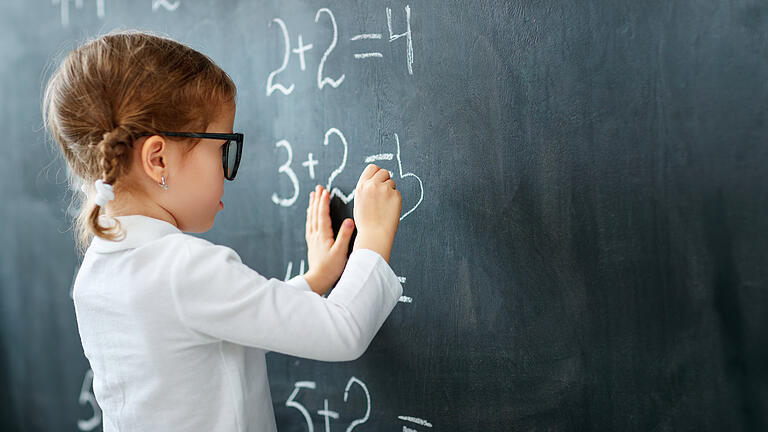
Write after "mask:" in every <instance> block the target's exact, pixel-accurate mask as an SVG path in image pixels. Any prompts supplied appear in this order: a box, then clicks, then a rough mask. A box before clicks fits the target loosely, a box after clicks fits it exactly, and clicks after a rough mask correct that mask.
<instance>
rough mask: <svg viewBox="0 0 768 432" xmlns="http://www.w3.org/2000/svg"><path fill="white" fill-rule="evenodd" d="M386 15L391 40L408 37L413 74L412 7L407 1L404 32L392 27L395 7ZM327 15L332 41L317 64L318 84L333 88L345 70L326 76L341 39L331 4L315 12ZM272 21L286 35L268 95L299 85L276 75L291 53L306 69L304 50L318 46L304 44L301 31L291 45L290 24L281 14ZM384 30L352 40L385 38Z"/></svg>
mask: <svg viewBox="0 0 768 432" xmlns="http://www.w3.org/2000/svg"><path fill="white" fill-rule="evenodd" d="M385 12H386V15H387V30H388V31H389V37H388V40H389V42H390V43H391V42H394V41H396V40H398V39H400V38H403V37H404V38H405V43H406V54H405V58H406V65H407V67H408V74H409V75H413V37H412V33H411V7H410V6H409V5H405V28H406V30H405V31H404V32H403V33H398V34H395V33H393V30H392V9H390V8H386V9H385ZM324 15H327V17H328V18H327V19H328V20H330V23H331V29H332V37H331V41H330V43H329V44H328V47H327V48H326V49H325V51H324V52H323V56H322V58H321V59H320V63H319V64H318V66H317V88H318V89H320V90H322V89H323V87H325V86H326V85H330V86H331V87H333V88H337V87H339V86H340V85H341V83H342V82H344V78H345V74H341V75H340V76H338V77H336V78H331V77H328V76H324V75H325V74H324V73H323V68H324V66H325V63H326V61H328V56H330V54H331V53H332V52H333V50H334V49H335V48H336V44H337V43H338V39H339V28H338V26H337V24H336V17H334V15H333V12H332V11H331V10H330V9H328V8H320V9H318V10H317V13H316V14H315V22H316V23H317V22H319V20H320V19H321V18H322V17H323V16H324ZM273 23H276V24H277V26H278V27H279V28H280V33H281V35H282V37H283V61H282V63H281V64H280V67H278V68H277V69H275V70H273V71H272V72H270V74H269V76H268V77H267V90H266V92H267V96H271V95H272V93H274V92H275V90H277V91H279V92H280V93H282V94H284V95H289V94H291V93H292V92H293V90H294V88H295V87H296V86H295V84H290V85H283V84H281V83H279V82H277V75H278V74H279V73H280V72H283V71H284V70H285V69H286V68H287V67H288V64H289V63H290V61H291V55H292V54H296V55H297V56H298V57H299V69H300V70H302V71H304V70H306V60H305V54H304V53H305V52H307V51H309V50H311V49H313V48H314V47H315V44H305V43H304V37H303V35H302V34H299V35H298V37H297V46H296V47H295V48H291V37H290V34H289V31H288V25H287V24H286V23H285V21H284V20H283V19H281V18H273V19H272V21H270V22H269V27H271V26H272V24H273ZM382 36H383V35H382V34H381V33H361V34H358V35H355V36H353V37H352V38H351V39H350V41H351V42H354V41H363V40H381V39H382ZM353 57H354V58H355V59H357V60H364V59H380V58H383V57H384V54H382V53H381V52H380V51H372V52H360V53H354V54H353Z"/></svg>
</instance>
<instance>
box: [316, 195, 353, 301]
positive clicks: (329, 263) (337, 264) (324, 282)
mask: <svg viewBox="0 0 768 432" xmlns="http://www.w3.org/2000/svg"><path fill="white" fill-rule="evenodd" d="M330 202H331V199H330V195H329V193H328V191H327V190H325V189H324V188H323V187H322V186H320V185H317V186H316V187H315V190H314V192H312V193H310V194H309V205H308V206H307V223H306V240H307V261H308V263H309V269H308V270H307V272H306V273H305V274H304V279H306V280H307V283H308V284H309V286H310V287H311V288H312V291H314V292H315V293H317V294H319V295H323V294H325V293H326V292H328V290H330V289H331V288H332V286H333V283H334V282H335V281H336V280H338V279H339V277H340V276H341V273H342V272H343V271H344V267H345V266H346V264H347V251H348V250H349V239H350V238H351V237H352V232H353V230H354V226H355V224H354V221H353V220H352V219H350V218H347V219H345V220H344V222H343V223H342V224H341V228H340V229H339V234H338V236H337V237H336V240H335V241H334V239H333V228H331V214H330Z"/></svg>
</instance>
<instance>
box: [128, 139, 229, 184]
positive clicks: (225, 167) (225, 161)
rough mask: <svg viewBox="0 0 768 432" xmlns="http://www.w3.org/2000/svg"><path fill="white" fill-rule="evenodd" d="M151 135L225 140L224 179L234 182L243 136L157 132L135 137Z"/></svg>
mask: <svg viewBox="0 0 768 432" xmlns="http://www.w3.org/2000/svg"><path fill="white" fill-rule="evenodd" d="M151 135H166V136H175V137H186V138H210V139H222V140H227V142H225V143H224V144H222V146H221V162H222V164H223V165H224V178H226V179H227V180H230V181H231V180H234V179H235V174H237V167H238V166H239V165H240V155H241V154H242V152H243V134H241V133H231V134H225V133H197V132H157V133H144V134H141V135H137V137H142V136H151ZM232 141H234V142H235V143H237V150H236V151H231V149H230V144H232Z"/></svg>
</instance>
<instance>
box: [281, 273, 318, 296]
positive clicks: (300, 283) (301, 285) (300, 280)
mask: <svg viewBox="0 0 768 432" xmlns="http://www.w3.org/2000/svg"><path fill="white" fill-rule="evenodd" d="M285 283H287V284H289V285H293V286H295V287H296V288H298V289H300V290H303V291H309V292H314V291H312V287H310V286H309V283H308V282H307V280H306V279H304V275H297V276H294V277H292V278H290V279H288V280H287V281H285Z"/></svg>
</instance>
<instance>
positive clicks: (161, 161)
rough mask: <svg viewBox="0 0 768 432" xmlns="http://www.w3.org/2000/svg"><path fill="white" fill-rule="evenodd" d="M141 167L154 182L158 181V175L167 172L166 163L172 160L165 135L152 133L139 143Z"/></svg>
mask: <svg viewBox="0 0 768 432" xmlns="http://www.w3.org/2000/svg"><path fill="white" fill-rule="evenodd" d="M139 155H140V158H141V167H142V169H143V170H144V172H145V173H146V174H147V175H148V176H149V177H150V178H151V179H152V180H153V181H154V182H156V183H160V177H161V176H163V175H166V174H167V171H168V164H169V163H170V161H171V160H173V155H172V154H171V149H170V146H169V145H168V142H167V141H166V139H165V137H163V136H161V135H152V136H150V137H147V139H146V140H145V141H144V143H143V144H142V145H141V152H140V153H139Z"/></svg>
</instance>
